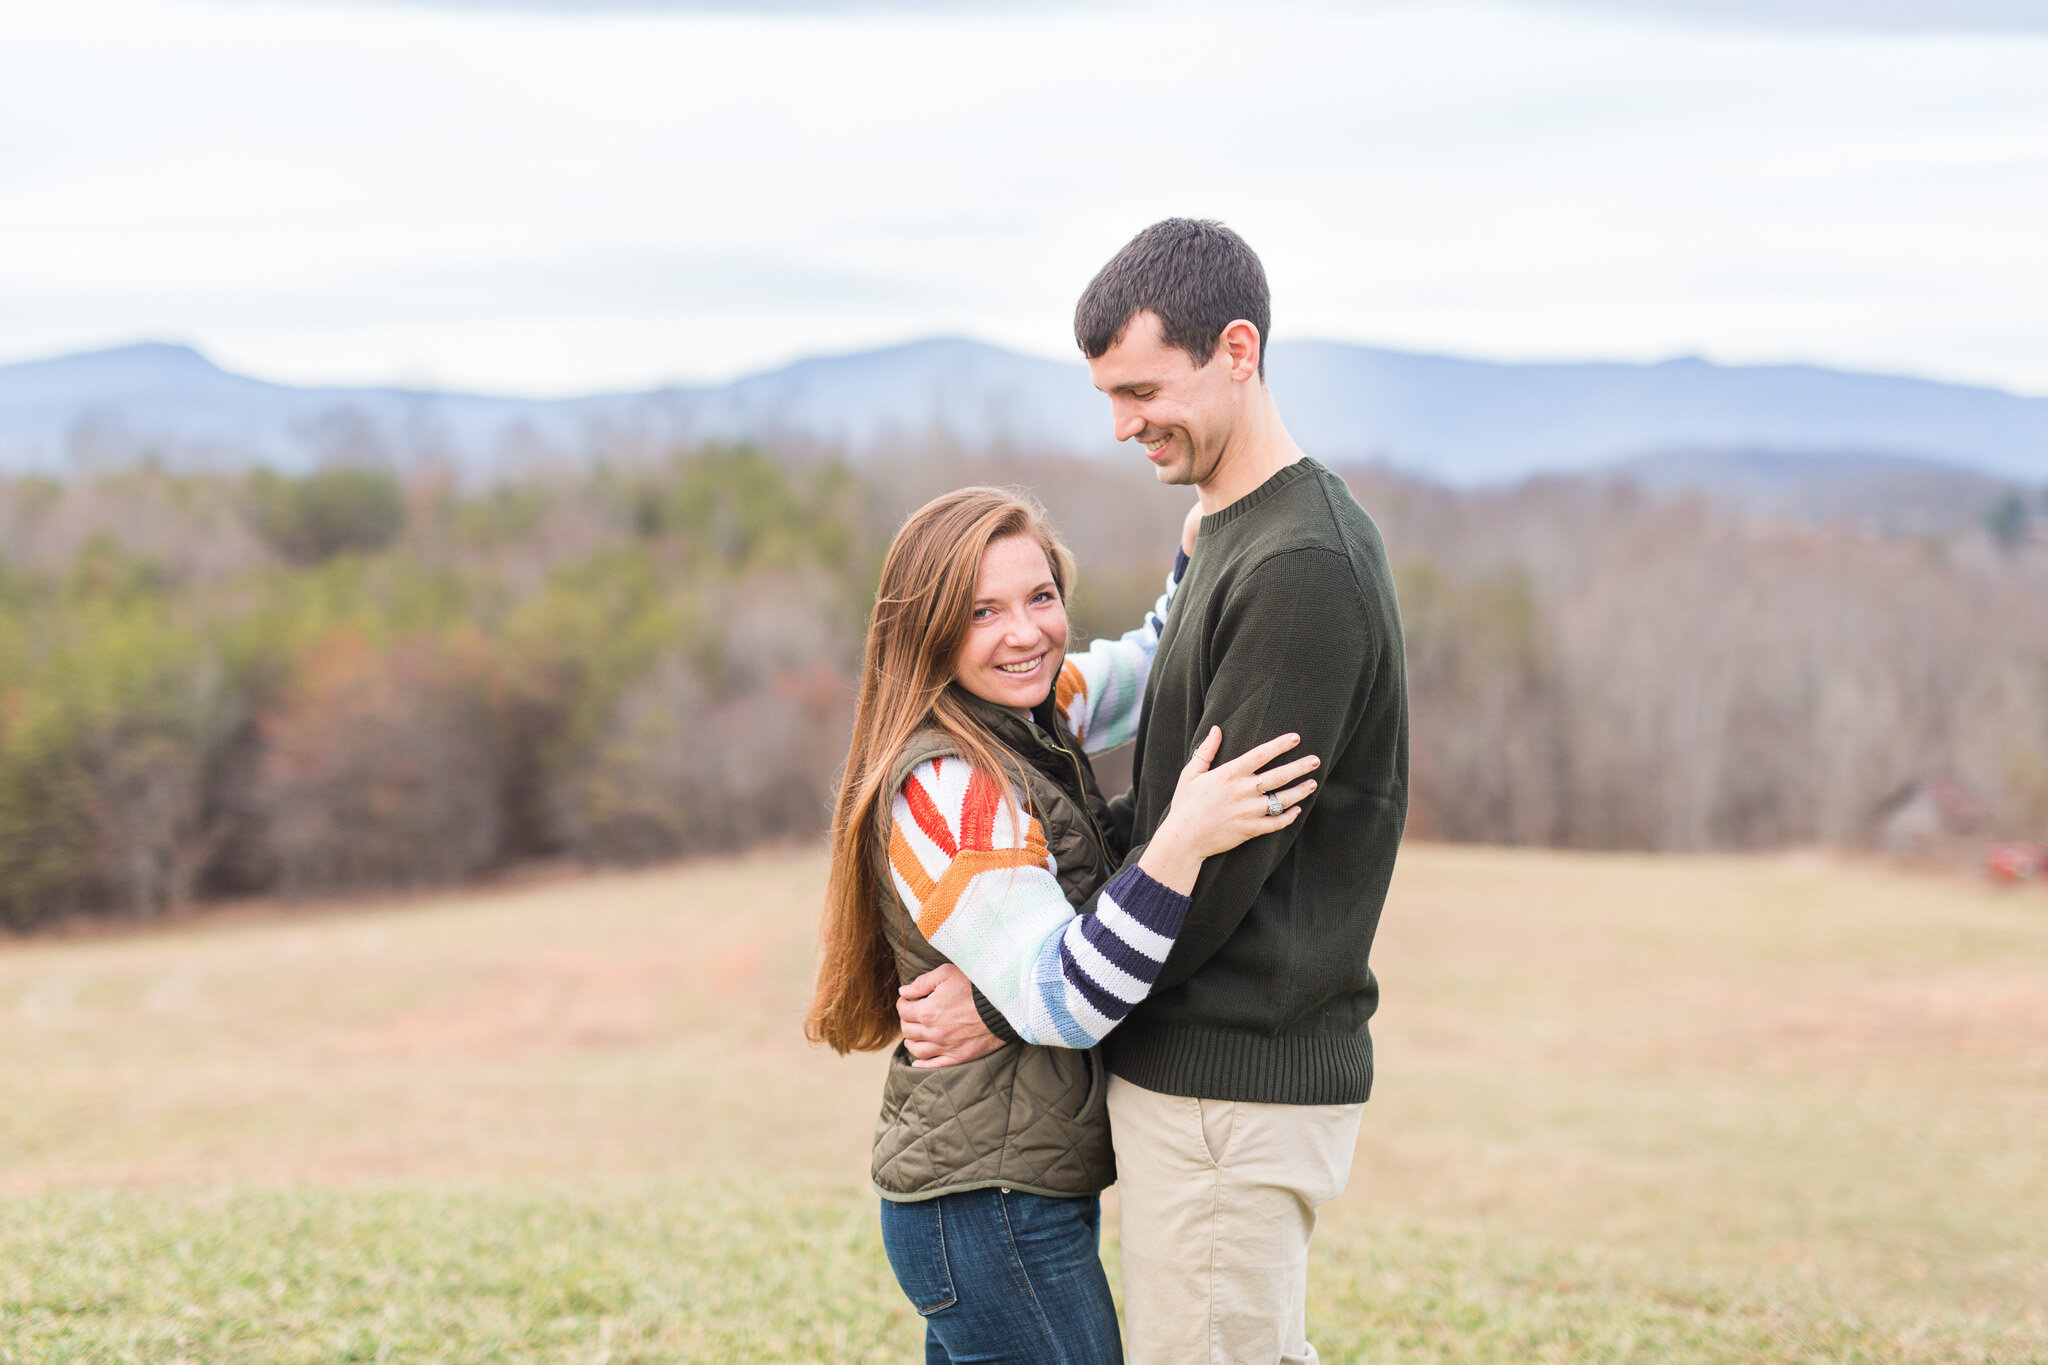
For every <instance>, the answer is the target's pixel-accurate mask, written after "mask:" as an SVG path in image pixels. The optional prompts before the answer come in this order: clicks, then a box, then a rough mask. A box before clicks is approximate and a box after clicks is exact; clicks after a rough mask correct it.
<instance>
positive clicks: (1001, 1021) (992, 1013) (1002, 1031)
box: [973, 986, 1022, 1043]
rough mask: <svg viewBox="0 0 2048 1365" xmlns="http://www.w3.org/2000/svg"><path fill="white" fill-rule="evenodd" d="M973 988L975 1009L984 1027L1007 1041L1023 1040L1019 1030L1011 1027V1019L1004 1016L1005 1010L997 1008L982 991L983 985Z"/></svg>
mask: <svg viewBox="0 0 2048 1365" xmlns="http://www.w3.org/2000/svg"><path fill="white" fill-rule="evenodd" d="M973 990H974V1009H975V1012H976V1013H978V1014H979V1015H981V1023H982V1027H984V1028H986V1029H987V1030H988V1031H989V1032H990V1033H993V1034H994V1035H995V1036H996V1037H998V1038H1000V1039H1002V1040H1003V1041H1004V1042H1006V1043H1015V1042H1020V1041H1022V1039H1020V1038H1019V1036H1018V1034H1017V1030H1016V1029H1015V1028H1012V1027H1011V1025H1010V1021H1009V1020H1007V1019H1005V1018H1004V1017H1003V1012H1002V1011H1001V1010H999V1009H997V1008H996V1007H995V1005H994V1004H993V1003H991V1002H990V1000H989V998H988V997H987V996H985V995H983V994H982V993H981V987H979V986H975V987H974V988H973Z"/></svg>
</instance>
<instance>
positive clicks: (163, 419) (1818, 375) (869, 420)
mask: <svg viewBox="0 0 2048 1365" xmlns="http://www.w3.org/2000/svg"><path fill="white" fill-rule="evenodd" d="M1268 369H1269V372H1270V374H1271V378H1272V383H1273V388H1274V392H1275V394H1276V396H1277V397H1278V399H1279V401H1280V405H1281V410H1282V412H1283V413H1285V414H1286V417H1287V420H1288V424H1289V427H1290V428H1291V429H1292V431H1293V432H1294V434H1295V436H1296V438H1297V439H1298V440H1300V442H1301V443H1302V445H1303V446H1304V447H1305V448H1307V449H1308V450H1309V451H1310V452H1311V453H1313V454H1316V455H1318V456H1321V457H1323V458H1325V459H1327V460H1330V461H1332V462H1339V463H1350V462H1356V461H1363V460H1381V461H1385V462H1387V463H1389V464H1392V465H1394V466H1396V467H1399V468H1402V469H1406V470H1410V471H1413V472H1416V473H1420V474H1425V475H1428V476H1431V477H1434V478H1438V479H1441V480H1444V481H1446V482H1451V483H1460V484H1473V483H1494V482H1501V481H1508V480H1514V479H1519V478H1522V477H1525V476H1528V475H1531V474H1538V473H1565V472H1573V471H1580V470H1586V469H1593V468H1598V467H1603V466H1607V465H1611V464H1613V463H1615V462H1617V461H1622V460H1627V459H1632V458H1636V457H1640V456H1644V455H1647V454H1654V453H1656V452H1662V451H1671V450H1684V451H1688V452H1696V453H1697V452H1708V453H1711V452H1714V451H1747V452H1756V451H1770V452H1774V453H1777V454H1781V455H1785V454H1789V455H1800V454H1815V455H1829V456H1834V457H1841V456H1844V455H1857V456H1884V457H1892V458H1908V459H1913V460H1920V461H1933V462H1936V463H1940V464H1947V465H1956V466H1962V467H1965V468H1970V469H1974V470H1978V471H1981V472H1984V473H1989V474H1995V475H1999V476H2002V477H2004V478H2009V479H2017V480H2022V481H2025V482H2027V483H2030V484H2040V483H2048V398H2028V397H2020V396H2017V395H2014V394H2010V393H2004V392H2000V391H1998V390H1995V389H1988V388H1973V387H1968V386H1964V385H1957V384H1941V383H1935V382H1932V381H1929V380H1921V379H1909V378H1901V377H1894V376H1885V375H1872V374H1851V373H1845V372H1841V371H1835V370H1826V369H1819V368H1815V367H1811V366H1802V365H1785V366H1724V365H1715V364H1711V363H1709V362H1707V361H1703V360H1693V359H1682V360H1671V361H1666V362H1663V363H1661V364H1654V365H1629V364H1606V363H1600V364H1529V365H1522V364H1493V363H1487V362H1482V361H1473V360H1460V359H1454V358H1450V357H1444V356H1426V355H1413V354H1408V353H1405V352H1400V351H1388V350H1380V349H1375V348H1372V347H1365V346H1352V345H1346V344H1342V343H1338V342H1327V341H1294V342H1289V341H1281V342H1278V343H1276V344H1275V345H1274V347H1273V352H1272V356H1271V359H1270V361H1269V364H1268ZM934 437H937V438H941V439H943V440H945V441H947V442H949V443H951V444H952V445H954V446H957V447H961V448H966V449H986V448H994V447H1007V448H1010V449H1014V450H1017V451H1020V452H1023V453H1030V452H1034V451H1070V452H1076V453H1081V454H1089V455H1095V454H1110V453H1112V452H1114V451H1115V449H1116V448H1115V446H1114V445H1113V443H1112V442H1111V440H1110V436H1109V412H1108V406H1107V404H1106V402H1105V400H1104V399H1103V398H1102V397H1101V395H1099V394H1097V393H1096V392H1095V391H1094V390H1093V389H1092V388H1091V387H1090V385H1089V382H1088V376H1087V371H1086V369H1085V368H1084V367H1083V366H1082V365H1080V364H1079V363H1078V362H1072V363H1063V362H1059V361H1051V360H1043V359H1039V358H1036V357H1031V356H1024V355H1018V354H1016V353H1014V352H1010V351H1005V350H1002V349H1000V348H998V347H993V346H987V345H983V344H981V343H978V342H973V341H965V340H957V339H944V338H941V339H934V340H929V341H919V342H913V343H910V344H908V345H903V346H894V347H889V348H887V349H883V350H875V351H866V352H861V353H858V354H854V355H843V356H830V357H821V358H818V359H812V360H803V361H799V362H797V363H796V364H793V365H789V366H785V367H783V368H780V369H776V370H771V371H768V372H766V373H763V374H758V375H752V376H749V377H747V378H743V379H739V380H735V381H734V382H732V383H729V384H723V385H714V386H707V387H702V388H671V389H661V390H654V391H650V392H644V393H622V394H600V395H594V396H590V397H585V398H570V399H527V398H506V397H490V396H484V395H476V394H454V393H439V392H412V391H407V390H401V389H389V388H361V389H354V388H295V387H291V386H288V385H282V384H271V383H266V382H264V381H262V380H258V379H252V378H249V377H247V376H243V375H237V374H232V373H230V372H228V371H226V370H222V369H220V368H219V367H218V366H216V365H214V364H213V363H212V362H210V361H209V360H207V359H206V358H205V357H204V356H202V355H200V354H199V353H198V352H196V351H193V350H191V349H189V348H187V347H182V346H172V345H165V344H158V343H153V344H145V345H137V346H126V347H121V348H118V349H115V350H108V351H98V352H93V353H90V354H84V355H73V356H64V357H61V358H58V359H53V360H43V361H34V362H29V363H24V364H16V365H6V366H0V470H9V471H16V472H20V471H27V470H42V471H47V472H53V473H54V472H61V471H63V470H66V469H70V468H73V467H76V466H78V465H79V464H81V463H83V464H88V465H90V464H95V463H109V462H126V461H129V460H132V459H135V458H137V457H138V456H142V455H153V456H154V457H155V458H157V459H159V460H161V461H163V462H165V463H167V464H171V465H175V466H194V465H197V466H234V465H240V464H247V463H251V462H257V461H261V462H265V463H269V464H272V465H276V466H279V467H282V468H287V469H289V468H300V467H305V466H308V465H311V464H315V463H318V462H319V461H321V460H324V459H330V458H336V457H357V458H360V457H365V456H367V457H371V458H383V459H390V460H393V461H395V462H399V463H406V462H410V461H414V460H419V459H429V458H433V459H446V460H451V461H454V462H455V463H457V464H459V465H461V466H462V467H464V468H466V469H469V470H471V471H474V472H487V471H489V470H491V469H494V468H502V467H506V466H508V465H516V464H518V463H520V462H522V461H525V460H530V459H536V458H569V459H574V458H578V457H580V456H583V455H587V454H588V453H590V452H591V451H592V450H594V449H599V448H604V449H613V450H617V449H632V448H647V449H654V448H660V447H662V446H666V445H671V444H674V443H677V442H686V443H687V442H695V441H700V440H706V439H712V438H718V439H727V440H739V439H749V438H753V439H761V440H766V441H796V442H802V443H808V444H815V445H823V446H831V447H837V448H842V449H845V450H847V451H848V452H850V453H852V454H853V455H855V456H856V457H859V456H863V455H867V454H871V453H874V452H876V451H878V450H881V449H885V448H889V447H892V446H902V445H905V444H911V443H921V442H923V441H925V440H927V439H930V438H934ZM1121 457H1124V458H1128V457H1129V456H1128V453H1127V452H1126V453H1125V455H1124V456H1121Z"/></svg>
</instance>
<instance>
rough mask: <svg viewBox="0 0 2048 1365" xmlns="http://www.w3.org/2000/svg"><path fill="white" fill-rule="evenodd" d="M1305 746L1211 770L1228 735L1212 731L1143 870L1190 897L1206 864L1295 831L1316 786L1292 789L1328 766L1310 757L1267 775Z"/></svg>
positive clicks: (1290, 739) (1284, 742)
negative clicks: (1283, 758)
mask: <svg viewBox="0 0 2048 1365" xmlns="http://www.w3.org/2000/svg"><path fill="white" fill-rule="evenodd" d="M1300 743H1301V736H1300V735H1281V736H1280V737H1279V738H1278V739H1269V740H1267V741H1266V742H1265V743H1264V744H1261V745H1259V746H1258V747H1257V748H1254V749H1251V750H1248V751H1247V752H1245V753H1242V754H1239V755H1238V756H1237V757H1236V758H1233V759H1231V760H1230V761H1229V762H1228V763H1225V764H1224V765H1223V766H1221V767H1219V768H1211V767H1210V766H1209V765H1210V764H1211V763H1212V762H1214V760H1215V758H1216V751H1217V749H1219V748H1220V747H1222V744H1223V731H1222V730H1221V729H1219V728H1217V727H1215V726H1211V727H1210V729H1209V733H1208V735H1207V736H1206V737H1204V738H1203V740H1202V742H1201V743H1200V744H1198V745H1196V746H1195V752H1194V756H1193V757H1192V758H1190V759H1188V763H1187V766H1186V767H1185V768H1182V769H1181V771H1180V783H1179V785H1178V786H1176V787H1175V788H1174V789H1173V805H1172V806H1171V807H1170V808H1169V809H1168V810H1167V812H1166V819H1164V820H1162V821H1161V822H1160V824H1159V828H1158V830H1157V831H1156V832H1155V833H1154V834H1153V836H1152V842H1151V843H1149V844H1147V845H1146V847H1145V852H1144V854H1143V855H1142V856H1140V857H1139V859H1138V866H1140V867H1142V868H1144V869H1145V873H1146V875H1147V876H1149V877H1151V878H1152V879H1153V880H1154V881H1156V882H1158V883H1160V884H1161V885H1163V886H1166V887H1170V888H1171V889H1173V890H1175V891H1178V892H1180V893H1181V894H1182V895H1187V894H1188V893H1189V892H1191V891H1193V890H1194V888H1195V876H1196V874H1197V873H1199V872H1200V871H1201V870H1202V860H1203V859H1204V858H1208V857H1210V856H1212V855H1214V854H1217V853H1223V852H1227V851H1228V850H1230V849H1233V848H1236V847H1237V846H1238V845H1239V844H1241V843H1243V842H1244V841H1245V840H1247V839H1252V838H1256V837H1258V836H1259V835H1261V834H1271V833H1273V832H1274V831H1275V830H1282V829H1286V828H1287V827H1288V826H1289V825H1291V824H1293V823H1294V821H1295V819H1296V817H1297V816H1299V815H1300V814H1301V802H1302V800H1303V799H1304V798H1305V797H1307V796H1308V794H1309V793H1310V792H1312V791H1314V790H1315V789H1316V784H1315V782H1314V781H1313V780H1309V781H1304V782H1299V783H1295V785H1293V786H1289V785H1288V784H1289V783H1291V782H1294V780H1295V779H1296V778H1298V777H1300V776H1302V774H1304V773H1309V772H1313V771H1314V770H1315V769H1316V768H1317V766H1319V765H1320V764H1321V762H1322V760H1321V759H1320V758H1317V757H1316V756H1315V755H1314V754H1310V755H1308V756H1306V757H1304V758H1297V759H1293V760H1291V761H1289V762H1287V763H1283V764H1281V765H1280V766H1279V767H1277V768H1271V769H1268V770H1267V771H1265V772H1260V771H1259V769H1260V768H1261V767H1262V766H1264V765H1265V764H1267V763H1271V762H1272V761H1273V760H1274V759H1276V758H1278V757H1279V756H1280V755H1282V754H1284V753H1286V752H1287V751H1288V750H1289V749H1292V748H1294V747H1295V746H1296V745H1298V744H1300ZM1276 796H1277V797H1278V798H1279V800H1278V803H1277V805H1278V811H1277V813H1276V812H1275V810H1274V807H1275V804H1276V803H1275V801H1274V797H1276Z"/></svg>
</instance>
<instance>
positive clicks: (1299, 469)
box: [1199, 455, 1323, 535]
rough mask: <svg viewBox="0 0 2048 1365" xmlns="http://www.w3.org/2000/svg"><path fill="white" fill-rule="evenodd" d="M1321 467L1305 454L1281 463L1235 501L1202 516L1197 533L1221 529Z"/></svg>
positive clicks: (1202, 533)
mask: <svg viewBox="0 0 2048 1365" xmlns="http://www.w3.org/2000/svg"><path fill="white" fill-rule="evenodd" d="M1322 468H1323V467H1322V466H1321V465H1320V464H1317V463H1316V462H1315V461H1314V460H1312V459H1310V458H1309V457H1308V456H1306V455H1304V456H1302V457H1301V458H1300V459H1298V460H1296V461H1295V462H1294V463H1293V464H1290V465H1282V466H1281V467H1280V468H1279V469H1277V470H1275V471H1274V472H1273V477H1271V478H1269V479H1267V480H1266V481H1265V482H1264V483H1262V484H1260V485H1259V486H1258V487H1257V488H1254V489H1253V490H1252V491H1251V492H1249V493H1247V494H1245V495H1244V496H1243V497H1241V498H1239V499H1238V500H1237V501H1236V502H1233V503H1231V504H1230V505H1229V506H1228V507H1222V508H1218V509H1217V510H1216V511H1214V512H1211V513H1210V514H1209V515H1208V516H1206V517H1203V518H1202V529H1201V531H1200V532H1199V534H1201V535H1208V534H1209V533H1210V532H1211V531H1217V530H1221V529H1222V528H1223V527H1225V526H1228V525H1229V524H1230V523H1231V522H1233V521H1236V520H1237V519H1238V518H1239V517H1242V516H1245V515H1247V514H1248V513H1250V512H1253V511H1255V510H1257V508H1258V506H1259V504H1260V503H1262V502H1265V501H1267V500H1268V499H1270V498H1271V497H1272V496H1273V495H1274V494H1276V493H1278V492H1279V491H1280V490H1281V489H1283V488H1285V487H1287V485H1288V484H1291V483H1293V482H1294V481H1295V480H1296V479H1302V478H1307V477H1308V476H1309V475H1310V474H1313V473H1318V472H1321V470H1322Z"/></svg>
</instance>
